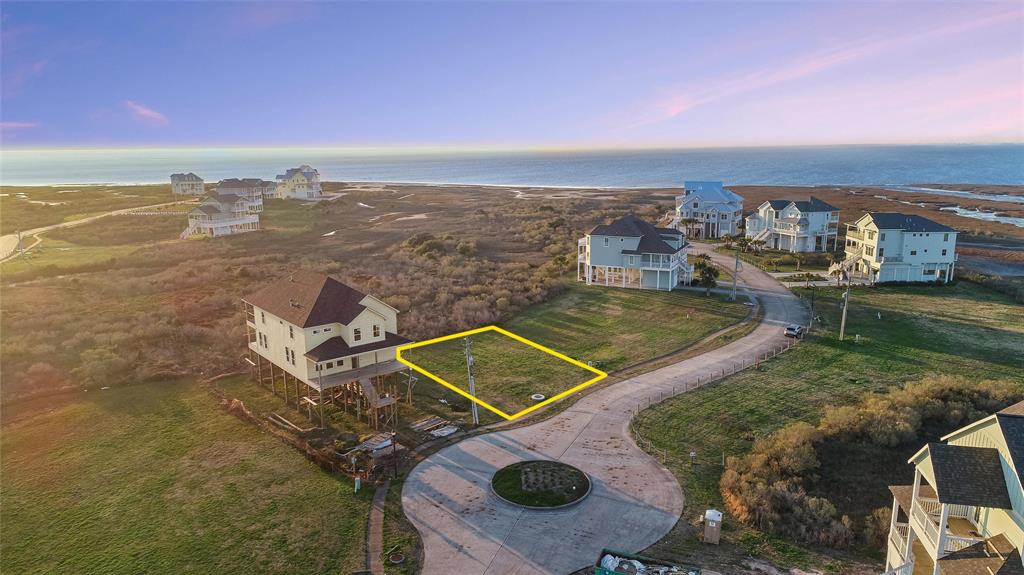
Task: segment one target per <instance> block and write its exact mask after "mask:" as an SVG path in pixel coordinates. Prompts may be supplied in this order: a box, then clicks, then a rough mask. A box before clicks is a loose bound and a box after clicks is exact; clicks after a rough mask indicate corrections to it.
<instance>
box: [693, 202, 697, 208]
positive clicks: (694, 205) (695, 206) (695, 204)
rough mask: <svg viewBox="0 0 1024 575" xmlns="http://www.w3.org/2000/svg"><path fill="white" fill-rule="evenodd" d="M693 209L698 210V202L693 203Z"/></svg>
mask: <svg viewBox="0 0 1024 575" xmlns="http://www.w3.org/2000/svg"><path fill="white" fill-rule="evenodd" d="M693 209H695V210H696V209H697V202H693Z"/></svg>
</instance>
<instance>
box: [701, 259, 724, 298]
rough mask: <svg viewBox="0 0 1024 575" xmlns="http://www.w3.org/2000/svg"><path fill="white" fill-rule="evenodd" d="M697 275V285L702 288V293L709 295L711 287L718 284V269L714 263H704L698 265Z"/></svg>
mask: <svg viewBox="0 0 1024 575" xmlns="http://www.w3.org/2000/svg"><path fill="white" fill-rule="evenodd" d="M698 269H699V272H698V275H697V285H699V286H701V287H702V288H704V295H706V296H710V295H711V288H713V287H715V286H717V285H718V276H719V271H718V268H716V267H715V266H714V265H712V264H710V263H706V264H703V265H701V266H700V268H698Z"/></svg>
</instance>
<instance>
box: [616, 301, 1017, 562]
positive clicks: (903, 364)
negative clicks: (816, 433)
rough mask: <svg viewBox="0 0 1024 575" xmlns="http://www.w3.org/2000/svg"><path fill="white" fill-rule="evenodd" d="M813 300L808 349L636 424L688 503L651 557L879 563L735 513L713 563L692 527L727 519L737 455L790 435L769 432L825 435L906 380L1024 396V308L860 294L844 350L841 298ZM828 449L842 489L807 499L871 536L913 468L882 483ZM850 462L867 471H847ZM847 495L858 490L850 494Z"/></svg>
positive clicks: (873, 554)
mask: <svg viewBox="0 0 1024 575" xmlns="http://www.w3.org/2000/svg"><path fill="white" fill-rule="evenodd" d="M812 290H813V291H814V296H813V297H814V307H815V315H819V316H820V317H821V321H820V322H818V323H816V324H815V326H814V330H813V331H812V334H811V336H809V337H808V338H807V339H806V340H805V341H804V342H802V343H801V344H800V345H798V346H796V347H795V348H793V349H792V350H790V351H788V352H786V353H785V354H783V355H781V356H779V357H778V358H777V359H774V360H772V361H769V362H766V363H763V364H762V365H761V366H760V367H759V368H757V369H751V370H747V371H745V372H741V373H739V374H736V375H734V376H731V377H728V378H726V379H725V380H722V381H721V382H719V383H717V384H715V385H712V386H709V387H705V388H701V389H698V390H696V391H694V392H690V393H687V394H683V395H680V396H678V397H675V398H672V399H670V400H666V401H664V402H662V403H660V404H658V405H656V406H654V407H652V408H650V409H648V410H645V411H643V412H641V413H640V415H639V417H638V418H637V420H636V422H635V426H636V429H637V432H638V433H639V434H640V435H641V436H642V437H643V438H645V439H646V440H649V441H650V442H651V443H652V444H653V445H654V447H655V448H656V449H658V450H659V452H663V453H666V454H667V455H668V458H667V461H666V465H667V466H668V468H669V469H670V470H671V471H672V472H673V473H674V474H675V475H676V477H677V479H678V480H679V482H680V484H681V485H682V487H683V492H684V493H686V497H687V510H686V511H685V512H684V520H683V521H680V522H679V524H677V526H676V527H675V528H674V529H673V531H672V532H671V533H670V534H669V535H668V536H667V537H666V538H665V539H663V540H662V541H661V542H659V543H658V544H656V545H655V546H654V548H653V549H652V550H651V554H657V555H659V556H665V557H668V558H674V559H677V560H679V561H685V560H688V559H690V560H693V559H696V558H697V554H698V553H703V554H704V555H702V556H701V557H702V559H703V560H704V561H706V564H707V565H708V566H709V567H710V566H711V565H713V564H714V563H716V562H717V563H720V564H722V565H726V566H729V565H733V566H734V565H736V564H738V563H741V562H742V561H743V560H744V558H745V557H748V556H750V555H755V556H758V557H761V558H764V559H768V560H770V561H773V562H775V563H776V564H779V565H780V566H790V567H800V568H803V569H809V568H819V569H825V570H826V571H842V570H843V569H850V568H851V565H852V564H856V563H859V562H862V561H871V560H877V557H878V553H879V552H880V551H879V550H880V548H879V547H875V546H864V545H860V544H854V545H853V547H852V548H850V549H848V550H845V551H828V552H826V551H824V550H821V549H819V548H818V547H817V546H809V545H806V544H800V543H798V542H797V541H795V540H791V539H785V538H782V537H780V536H779V535H773V534H772V533H770V532H768V531H765V530H762V529H757V528H754V527H748V526H746V525H744V524H742V523H740V522H739V520H738V519H737V517H736V516H735V515H732V514H731V513H727V514H726V519H725V522H724V527H723V545H722V546H720V547H719V548H717V549H715V550H714V552H713V553H712V554H711V555H710V556H709V555H708V550H707V548H706V546H701V545H700V544H699V543H698V541H697V537H696V535H695V531H696V530H697V528H698V527H697V523H696V520H695V519H694V518H695V517H696V516H697V515H698V514H699V513H700V512H701V511H702V510H703V509H706V508H717V509H723V510H725V511H728V508H727V507H726V499H725V498H724V497H723V493H722V490H721V480H722V475H723V471H724V467H725V466H724V464H725V463H726V462H727V461H728V460H729V458H730V457H735V458H740V457H742V456H744V455H746V454H748V453H750V452H751V450H752V449H753V448H754V445H755V443H756V442H757V441H758V440H764V441H766V442H769V443H768V444H767V445H770V442H771V441H776V442H778V441H782V440H783V439H784V438H785V437H786V435H785V434H784V435H782V436H772V434H773V432H775V431H777V430H780V429H782V428H784V427H786V426H787V425H790V424H795V423H803V424H806V425H807V426H817V425H818V423H819V422H820V421H821V420H822V417H823V415H824V414H825V410H826V407H827V406H836V407H842V406H846V405H853V404H856V403H857V402H858V401H860V399H861V398H863V397H864V396H865V394H868V393H871V394H884V393H886V392H888V391H889V390H891V389H896V388H900V387H902V386H904V385H906V384H907V383H908V382H915V381H921V380H934V379H936V378H937V377H938V376H939V374H950V373H958V374H971V381H975V382H976V381H981V380H993V381H996V382H1003V383H999V384H997V385H1010V386H1013V387H1014V388H1015V389H1017V390H1019V391H1020V392H1021V393H1022V394H1024V376H1022V375H1021V373H1022V371H1021V368H1022V367H1024V366H1022V364H1021V363H1020V357H1019V353H1017V351H1014V350H1020V349H1022V348H1024V308H1022V307H1021V306H1020V305H1019V304H1016V303H1015V302H1014V301H1013V300H1012V299H1011V298H1009V297H1007V296H1005V295H1003V294H1000V293H998V292H995V291H992V290H990V289H987V288H984V287H981V286H978V285H976V284H972V283H969V282H963V281H961V282H958V283H956V284H955V285H954V284H950V285H948V286H944V287H933V286H903V287H859V288H858V287H854V289H853V291H852V299H851V306H850V310H849V316H848V318H847V325H846V340H845V341H842V342H840V341H839V339H838V328H839V320H840V315H841V301H842V290H839V289H836V288H834V287H830V288H798V289H795V290H794V291H795V292H796V293H797V294H798V295H800V296H801V297H803V298H804V299H805V300H808V301H809V300H810V299H811V297H812V296H811V292H812ZM780 406H782V407H780ZM807 429H808V427H802V428H797V427H794V428H791V429H790V430H788V431H787V432H786V433H787V434H789V436H790V437H792V436H795V437H796V439H799V438H800V437H801V436H802V435H804V434H808V435H811V436H813V433H812V432H813V427H811V428H810V431H806V430H807ZM926 431H927V430H926ZM925 435H926V434H922V437H924V436H925ZM794 441H795V439H794ZM820 445H822V447H821V448H820V450H818V451H816V453H817V456H818V457H820V458H821V462H822V467H821V468H820V469H821V470H824V469H825V468H826V467H827V468H833V467H834V468H835V469H836V473H841V474H844V479H843V481H844V482H845V483H841V482H840V481H839V480H838V479H830V478H828V477H826V476H825V474H824V471H821V475H822V479H821V480H820V481H819V482H817V483H815V484H813V486H812V487H810V488H808V490H807V492H808V493H809V494H810V496H812V497H819V498H825V499H828V500H829V501H830V502H832V504H833V505H834V506H835V507H836V510H837V511H836V512H837V513H838V518H839V520H840V521H841V519H842V515H844V514H845V515H849V516H850V517H851V519H852V520H853V521H854V524H853V525H852V526H853V527H854V528H856V529H855V531H857V533H863V532H864V531H865V529H866V527H865V526H866V522H867V521H868V518H869V516H870V515H871V513H872V511H873V510H875V509H876V508H877V507H879V506H883V505H886V504H889V503H891V499H890V497H889V493H888V490H887V489H885V486H884V485H880V483H881V482H884V481H886V480H890V482H892V483H906V482H908V481H907V477H911V480H912V476H911V474H912V469H911V468H910V467H909V466H907V465H902V464H897V463H892V462H894V461H895V460H896V459H898V458H899V457H898V456H890V458H889V459H886V460H885V461H886V462H889V463H892V467H891V469H892V470H893V472H894V474H903V475H885V476H880V477H884V478H882V479H873V477H872V473H873V472H874V469H875V467H874V463H873V462H874V459H872V458H871V457H870V456H865V457H861V456H859V455H858V456H857V457H856V458H854V455H855V454H852V453H851V452H850V451H846V452H845V455H838V456H836V457H837V458H835V459H833V454H841V453H842V452H841V451H837V450H834V449H833V446H835V445H838V444H836V443H831V442H830V443H825V444H820ZM908 445H909V444H908ZM918 447H919V446H918ZM691 451H695V452H696V453H697V458H696V463H695V464H691V462H690V457H689V453H690V452H691ZM869 452H870V450H869ZM892 453H902V452H897V451H894V452H892ZM844 457H850V458H853V461H855V462H859V464H858V463H853V464H850V465H847V464H846V463H845V462H844V459H843V458H844ZM826 461H827V462H828V463H827V464H826ZM868 461H872V463H871V464H870V465H869V464H867V462H868ZM905 461H906V459H905V458H904V459H903V462H905ZM850 485H858V486H859V487H858V489H856V490H852V489H851V488H850V487H849V486H850ZM850 491H856V492H858V493H863V494H864V498H863V499H857V498H850V499H846V498H844V496H843V493H849V492H850ZM862 518H863V519H862ZM858 523H859V527H858V525H857V524H858ZM858 541H863V540H858Z"/></svg>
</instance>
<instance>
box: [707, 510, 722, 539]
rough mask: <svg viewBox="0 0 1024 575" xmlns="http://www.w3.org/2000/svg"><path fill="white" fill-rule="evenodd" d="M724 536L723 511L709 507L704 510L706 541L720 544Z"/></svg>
mask: <svg viewBox="0 0 1024 575" xmlns="http://www.w3.org/2000/svg"><path fill="white" fill-rule="evenodd" d="M721 537H722V512H721V511H718V510H717V509H708V510H707V511H705V512H704V542H705V543H711V544H713V545H718V540H719V539H720V538H721Z"/></svg>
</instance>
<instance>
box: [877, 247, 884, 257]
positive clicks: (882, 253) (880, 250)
mask: <svg viewBox="0 0 1024 575" xmlns="http://www.w3.org/2000/svg"><path fill="white" fill-rule="evenodd" d="M884 256H885V248H878V257H884Z"/></svg>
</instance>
